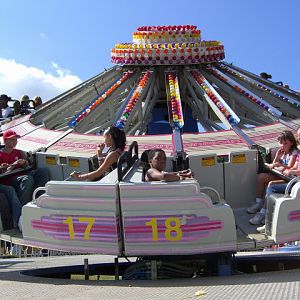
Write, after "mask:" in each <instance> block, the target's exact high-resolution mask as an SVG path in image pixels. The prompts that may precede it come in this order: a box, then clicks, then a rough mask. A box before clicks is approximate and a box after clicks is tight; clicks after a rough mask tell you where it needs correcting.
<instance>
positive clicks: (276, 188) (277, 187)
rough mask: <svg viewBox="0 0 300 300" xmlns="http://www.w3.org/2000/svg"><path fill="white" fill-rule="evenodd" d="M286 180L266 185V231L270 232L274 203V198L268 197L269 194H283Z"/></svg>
mask: <svg viewBox="0 0 300 300" xmlns="http://www.w3.org/2000/svg"><path fill="white" fill-rule="evenodd" d="M287 184H288V183H287V182H284V183H275V184H271V185H270V186H268V188H267V190H266V201H267V212H266V233H267V234H268V235H270V234H271V227H272V219H273V211H274V205H275V198H274V197H270V196H271V194H273V193H275V194H284V193H285V189H286V186H287Z"/></svg>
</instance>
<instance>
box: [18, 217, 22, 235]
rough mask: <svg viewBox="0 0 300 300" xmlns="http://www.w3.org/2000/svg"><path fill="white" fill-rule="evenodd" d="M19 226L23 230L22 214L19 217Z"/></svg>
mask: <svg viewBox="0 0 300 300" xmlns="http://www.w3.org/2000/svg"><path fill="white" fill-rule="evenodd" d="M18 228H19V230H20V232H22V216H20V218H19V221H18Z"/></svg>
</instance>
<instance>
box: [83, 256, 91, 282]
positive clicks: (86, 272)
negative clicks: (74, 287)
mask: <svg viewBox="0 0 300 300" xmlns="http://www.w3.org/2000/svg"><path fill="white" fill-rule="evenodd" d="M83 261H84V280H89V277H90V270H89V260H88V259H87V258H85V259H84V260H83Z"/></svg>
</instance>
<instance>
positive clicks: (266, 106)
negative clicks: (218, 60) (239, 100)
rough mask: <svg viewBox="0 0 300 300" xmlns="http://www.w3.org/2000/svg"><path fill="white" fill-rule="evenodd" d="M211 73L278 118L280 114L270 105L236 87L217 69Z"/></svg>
mask: <svg viewBox="0 0 300 300" xmlns="http://www.w3.org/2000/svg"><path fill="white" fill-rule="evenodd" d="M210 72H212V73H213V74H214V75H215V76H217V77H218V78H219V79H221V80H222V81H224V82H226V83H227V84H229V85H230V86H231V87H232V88H233V89H235V90H236V91H238V92H239V93H240V94H242V95H243V96H245V97H246V98H248V99H249V100H250V101H252V102H253V103H255V104H257V105H258V106H260V107H261V108H262V109H264V110H266V111H268V112H269V113H270V114H272V115H274V116H276V117H278V112H277V111H276V110H275V109H274V108H271V107H270V106H269V104H268V103H267V102H266V101H264V100H262V99H258V98H257V97H256V96H255V95H254V94H253V95H252V94H250V93H249V92H248V91H246V90H245V89H244V88H243V87H241V86H239V85H236V84H234V83H233V81H231V80H228V79H227V78H226V77H225V76H223V75H222V74H221V73H220V72H218V71H217V70H216V69H215V68H213V67H211V68H210Z"/></svg>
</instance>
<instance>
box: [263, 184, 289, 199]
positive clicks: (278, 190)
mask: <svg viewBox="0 0 300 300" xmlns="http://www.w3.org/2000/svg"><path fill="white" fill-rule="evenodd" d="M286 186H287V182H284V183H276V184H272V185H270V186H269V187H268V188H267V190H266V197H267V196H270V195H271V194H272V193H275V194H284V193H285V188H286Z"/></svg>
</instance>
